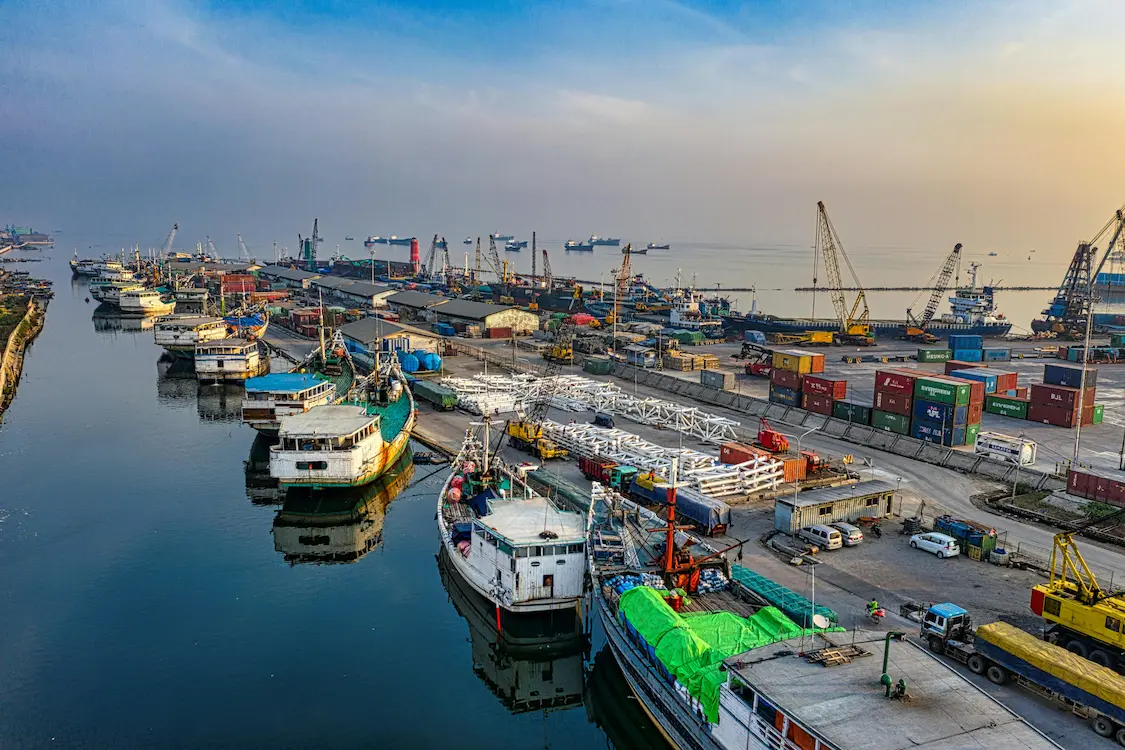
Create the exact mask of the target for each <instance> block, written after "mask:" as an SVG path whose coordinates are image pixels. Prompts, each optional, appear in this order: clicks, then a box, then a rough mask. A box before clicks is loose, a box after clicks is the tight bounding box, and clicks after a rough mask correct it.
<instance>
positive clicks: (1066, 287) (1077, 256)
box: [1031, 206, 1125, 340]
mask: <svg viewBox="0 0 1125 750" xmlns="http://www.w3.org/2000/svg"><path fill="white" fill-rule="evenodd" d="M1122 228H1125V206H1123V207H1122V208H1119V209H1117V211H1116V212H1115V213H1114V215H1113V217H1112V218H1111V219H1110V220H1109V221H1107V222H1106V224H1105V226H1103V227H1102V228H1101V231H1100V232H1098V233H1097V234H1096V235H1094V237H1093V239H1091V240H1089V241H1087V242H1080V243H1078V249H1076V250H1075V251H1074V256H1073V257H1072V258H1071V260H1070V266H1069V267H1068V268H1067V269H1066V275H1065V276H1064V277H1063V280H1062V284H1060V285H1059V288H1058V291H1057V292H1056V293H1055V298H1054V299H1053V300H1051V304H1050V306H1049V307H1048V308H1047V309H1046V310H1044V311H1043V316H1044V317H1043V318H1042V319H1040V320H1033V321H1031V330H1032V331H1034V332H1035V333H1053V334H1055V335H1057V336H1058V337H1059V338H1061V339H1072V340H1073V339H1080V338H1084V337H1085V335H1086V327H1087V321H1088V318H1089V316H1090V315H1092V314H1093V303H1094V301H1095V300H1094V289H1093V287H1094V280H1095V279H1096V278H1097V276H1098V274H1099V273H1101V270H1102V267H1103V266H1104V265H1105V262H1106V260H1107V259H1108V258H1109V256H1110V254H1111V253H1112V252H1113V248H1114V246H1115V245H1116V244H1117V241H1118V240H1119V239H1120V238H1121V232H1122ZM1110 229H1112V230H1113V236H1112V237H1111V238H1110V240H1109V242H1107V243H1106V245H1105V254H1104V255H1102V259H1101V261H1100V262H1099V263H1098V265H1097V268H1094V259H1095V258H1096V257H1097V254H1098V248H1097V247H1095V246H1094V245H1095V243H1097V242H1099V241H1101V240H1102V239H1104V238H1105V237H1106V236H1107V235H1108V234H1109V231H1110Z"/></svg>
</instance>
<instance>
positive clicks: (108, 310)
mask: <svg viewBox="0 0 1125 750" xmlns="http://www.w3.org/2000/svg"><path fill="white" fill-rule="evenodd" d="M91 317H92V318H93V320H94V330H95V331H96V332H98V333H136V332H139V331H151V330H152V328H153V326H155V325H156V318H151V317H150V318H138V317H132V318H130V317H128V316H125V315H122V314H121V311H120V310H118V309H117V308H115V307H113V306H111V305H98V307H97V309H96V310H94V314H93V315H92V316H91Z"/></svg>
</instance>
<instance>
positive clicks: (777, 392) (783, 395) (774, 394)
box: [770, 383, 801, 406]
mask: <svg viewBox="0 0 1125 750" xmlns="http://www.w3.org/2000/svg"><path fill="white" fill-rule="evenodd" d="M770 401H773V402H774V403H777V404H785V405H786V406H800V405H801V392H800V391H795V390H793V389H792V388H785V387H783V386H780V385H773V384H772V383H771V384H770Z"/></svg>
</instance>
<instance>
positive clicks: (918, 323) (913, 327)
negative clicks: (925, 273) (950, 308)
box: [903, 242, 961, 344]
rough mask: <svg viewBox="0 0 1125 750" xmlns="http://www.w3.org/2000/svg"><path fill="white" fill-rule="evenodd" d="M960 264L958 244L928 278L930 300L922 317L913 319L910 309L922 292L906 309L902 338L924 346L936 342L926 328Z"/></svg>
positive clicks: (935, 338)
mask: <svg viewBox="0 0 1125 750" xmlns="http://www.w3.org/2000/svg"><path fill="white" fill-rule="evenodd" d="M960 262H961V243H960V242H958V243H957V244H956V245H954V246H953V250H952V251H950V253H949V255H947V256H945V260H944V261H942V264H941V267H940V268H938V270H936V271H934V275H933V276H931V277H930V281H929V283H928V284H926V287H927V288H928V289H929V290H930V298H929V299H928V300H927V301H926V309H925V310H924V311H923V312H922V317H920V318H916V317H914V310H913V309H912V308H913V307H914V306H915V305H917V304H918V300H920V299H922V294H923V293H922V292H920V293H919V294H918V296H917V297H915V298H914V301H913V302H911V303H910V307H908V308H906V327H905V331H904V333H903V338H905V339H907V340H908V341H921V342H922V343H925V344H932V343H934V342H936V341H937V337H936V336H934V335H933V334H932V333H930V332H929V331H927V330H926V326H928V325H929V324H930V321H931V320H933V319H934V313H936V312H937V309H938V305H939V304H940V303H941V295H942V294H944V293H945V287H946V285H947V284H949V277H950V276H952V275H953V269H954V268H956V267H957V264H958V263H960Z"/></svg>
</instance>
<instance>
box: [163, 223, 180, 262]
mask: <svg viewBox="0 0 1125 750" xmlns="http://www.w3.org/2000/svg"><path fill="white" fill-rule="evenodd" d="M178 231H180V225H179V224H172V231H171V232H169V233H168V239H166V240H164V253H163V256H164V257H165V258H167V257H169V256H170V255H171V254H172V243H173V242H174V241H175V240H176V232H178Z"/></svg>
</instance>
